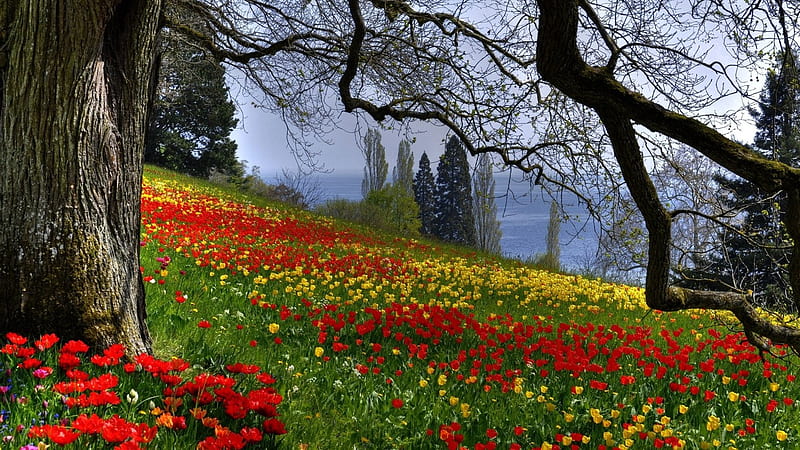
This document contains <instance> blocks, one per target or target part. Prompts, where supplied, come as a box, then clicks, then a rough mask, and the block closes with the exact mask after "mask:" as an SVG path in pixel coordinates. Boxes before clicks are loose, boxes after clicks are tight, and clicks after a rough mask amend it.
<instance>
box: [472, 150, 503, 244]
mask: <svg viewBox="0 0 800 450" xmlns="http://www.w3.org/2000/svg"><path fill="white" fill-rule="evenodd" d="M494 187H495V182H494V175H493V173H492V159H491V158H490V157H489V155H487V154H483V155H480V156H478V167H477V168H476V169H475V179H474V180H473V188H474V191H475V193H474V197H473V199H474V204H473V211H474V213H475V236H476V246H477V247H478V249H480V250H483V251H486V252H489V253H496V254H500V251H501V249H500V238H501V237H502V235H503V232H502V231H501V230H500V221H499V220H497V205H496V204H495V202H494Z"/></svg>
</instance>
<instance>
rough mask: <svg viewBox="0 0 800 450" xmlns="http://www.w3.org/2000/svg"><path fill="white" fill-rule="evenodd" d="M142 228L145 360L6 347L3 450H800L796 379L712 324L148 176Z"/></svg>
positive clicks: (70, 347) (26, 345)
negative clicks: (25, 449) (149, 352)
mask: <svg viewBox="0 0 800 450" xmlns="http://www.w3.org/2000/svg"><path fill="white" fill-rule="evenodd" d="M142 210H143V216H144V217H143V227H142V248H141V265H142V274H143V277H144V280H145V282H146V286H147V293H148V312H149V319H148V320H149V325H150V328H151V331H152V333H153V337H154V340H155V342H156V355H155V358H152V357H140V358H137V360H136V362H135V363H128V364H124V361H119V355H120V352H119V349H115V348H112V349H109V350H107V351H106V352H105V353H103V354H100V355H96V356H94V357H89V356H88V355H86V354H85V353H83V352H81V350H82V349H81V348H80V345H79V343H64V342H57V343H56V342H53V341H54V340H55V337H45V338H40V339H38V340H37V341H35V342H34V341H28V342H24V340H25V339H24V338H23V337H20V336H13V335H12V336H7V337H6V339H7V342H8V344H7V345H6V347H5V348H4V349H3V352H2V359H0V361H2V364H3V367H4V368H5V369H6V372H7V374H8V380H9V381H8V384H7V385H6V386H5V387H3V388H2V390H0V393H2V396H0V408H2V409H3V412H2V414H1V415H0V417H1V418H2V420H0V423H2V425H0V434H2V435H3V439H4V442H5V444H4V447H3V448H6V447H7V448H20V447H22V446H24V445H34V446H35V445H39V444H40V443H41V444H50V445H51V446H56V447H57V446H58V445H59V443H65V444H67V446H72V447H75V448H112V447H115V446H118V448H175V449H184V448H185V449H191V448H195V447H198V446H199V448H243V447H248V448H271V447H275V448H285V449H353V448H357V449H388V448H402V449H448V448H449V449H456V448H468V449H494V448H498V449H531V448H542V449H550V448H570V449H572V448H578V449H583V448H586V449H590V448H591V449H595V448H600V449H602V448H609V449H610V448H620V449H625V448H654V447H655V448H742V449H744V448H755V447H756V446H762V447H769V448H782V447H785V448H796V447H797V446H798V445H800V438H799V437H798V425H797V424H798V423H800V422H799V421H798V413H797V402H796V400H795V399H796V398H797V397H798V392H799V391H798V387H797V385H796V382H795V373H796V372H797V367H796V360H795V359H793V358H792V359H789V358H788V357H785V356H784V357H781V356H782V355H784V354H785V353H786V352H784V351H783V350H781V349H778V350H777V351H776V356H774V357H769V358H767V359H766V360H762V359H761V358H760V356H759V355H758V354H757V353H756V351H755V349H754V348H753V347H752V346H750V345H748V344H747V343H746V340H745V338H744V336H743V335H741V334H740V333H737V332H735V330H729V329H727V328H725V327H723V326H719V324H720V323H722V321H721V319H724V318H714V317H711V316H710V315H709V314H708V313H706V312H687V313H670V314H662V313H659V312H653V311H649V310H647V309H646V308H645V307H644V306H643V293H642V291H641V290H640V289H637V288H632V287H628V286H622V285H614V284H608V283H604V282H602V281H599V280H589V279H584V278H580V277H576V276H568V275H558V274H552V273H548V272H542V271H538V270H535V269H533V268H530V267H527V266H524V265H522V264H520V263H518V262H514V261H506V260H497V259H492V258H490V257H486V256H482V255H476V254H474V253H472V252H469V251H466V250H463V249H458V248H452V247H442V246H440V245H438V244H432V243H429V242H421V241H415V240H408V239H405V238H402V237H394V236H386V235H380V234H375V233H371V232H368V231H367V230H363V229H355V228H353V227H352V226H348V225H344V224H341V223H336V222H333V221H331V220H328V219H324V218H319V217H316V216H314V215H311V214H308V213H305V212H300V211H294V210H288V209H285V208H283V207H281V206H278V205H271V204H266V203H265V202H263V201H261V200H259V199H253V198H248V197H245V196H242V195H241V194H238V193H234V192H223V191H221V190H219V189H218V188H216V187H213V186H211V185H208V184H206V183H203V182H198V181H196V180H191V179H187V178H184V177H179V176H176V175H174V174H171V173H168V172H165V171H162V170H160V169H153V168H148V169H147V171H146V174H145V186H144V195H143V199H142ZM65 344H66V345H65ZM26 349H30V350H26ZM32 360H35V361H38V364H37V363H36V362H35V361H34V362H32ZM32 425H33V426H32ZM198 443H200V444H199V445H198ZM30 448H37V447H30Z"/></svg>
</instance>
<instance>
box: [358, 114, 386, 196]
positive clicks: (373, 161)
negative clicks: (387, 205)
mask: <svg viewBox="0 0 800 450" xmlns="http://www.w3.org/2000/svg"><path fill="white" fill-rule="evenodd" d="M363 153H364V159H366V162H367V164H366V165H365V166H364V179H363V180H361V195H363V196H364V198H367V196H369V193H370V192H372V191H378V190H381V189H383V185H384V184H386V176H387V175H388V174H389V163H387V162H386V148H385V147H384V146H383V144H381V133H380V132H379V131H378V130H376V129H374V128H370V129H368V130H367V135H366V136H364V150H363Z"/></svg>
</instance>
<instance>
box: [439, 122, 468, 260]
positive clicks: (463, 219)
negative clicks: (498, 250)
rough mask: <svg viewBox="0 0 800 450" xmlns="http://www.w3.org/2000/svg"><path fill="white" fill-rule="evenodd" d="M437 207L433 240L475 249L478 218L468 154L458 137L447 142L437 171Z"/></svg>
mask: <svg viewBox="0 0 800 450" xmlns="http://www.w3.org/2000/svg"><path fill="white" fill-rule="evenodd" d="M435 205H436V216H435V220H434V227H433V234H434V236H436V237H438V238H439V239H442V240H443V241H447V242H454V243H458V244H463V245H468V246H472V247H474V246H475V244H476V239H475V215H474V213H473V211H472V182H471V180H470V175H469V163H468V162H467V151H466V149H465V148H464V145H463V144H462V143H461V141H460V140H459V139H458V138H457V137H455V136H453V137H451V138H450V140H448V141H447V144H446V145H445V149H444V155H442V158H441V159H440V160H439V165H438V166H437V168H436V202H435Z"/></svg>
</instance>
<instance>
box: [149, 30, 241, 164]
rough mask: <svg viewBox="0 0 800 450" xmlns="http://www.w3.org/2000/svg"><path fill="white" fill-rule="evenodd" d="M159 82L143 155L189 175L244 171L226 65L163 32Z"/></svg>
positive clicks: (173, 35)
mask: <svg viewBox="0 0 800 450" xmlns="http://www.w3.org/2000/svg"><path fill="white" fill-rule="evenodd" d="M160 47H161V49H162V50H161V64H160V72H159V73H160V74H159V83H158V87H157V90H156V93H155V94H156V95H155V99H154V101H153V105H152V109H151V112H150V120H149V123H148V129H147V134H146V137H145V150H144V160H145V162H149V163H152V164H156V165H159V166H161V167H166V168H168V169H172V170H176V171H179V172H183V173H187V174H189V175H193V176H197V177H202V178H208V177H209V175H211V173H212V171H217V172H222V173H225V174H227V175H230V176H242V175H244V174H243V170H244V169H243V167H242V165H241V164H239V162H238V160H237V159H236V148H237V147H236V142H234V141H233V140H231V138H230V135H231V132H232V131H233V129H234V127H236V124H237V122H238V121H237V120H236V119H235V118H234V114H235V111H236V108H235V106H234V104H233V102H232V101H231V100H230V98H229V95H228V87H227V86H226V84H225V69H224V68H223V67H222V65H221V64H220V63H219V61H216V60H213V59H211V58H210V57H209V56H207V55H206V54H205V53H203V52H202V51H200V50H198V49H197V48H196V47H194V46H190V45H187V44H186V43H185V42H183V41H181V40H180V38H179V37H178V36H177V35H175V34H174V33H171V32H169V31H168V30H165V31H164V32H163V33H162V37H161V42H160Z"/></svg>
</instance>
